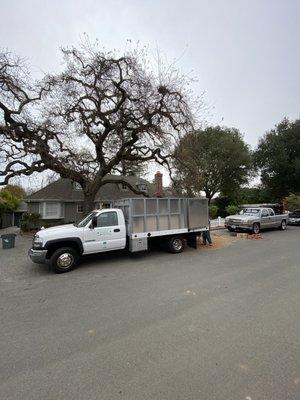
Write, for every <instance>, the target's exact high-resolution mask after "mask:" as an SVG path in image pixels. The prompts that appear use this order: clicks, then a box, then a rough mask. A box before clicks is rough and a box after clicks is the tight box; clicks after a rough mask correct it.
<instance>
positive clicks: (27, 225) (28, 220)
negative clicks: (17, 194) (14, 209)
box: [20, 213, 40, 231]
mask: <svg viewBox="0 0 300 400" xmlns="http://www.w3.org/2000/svg"><path fill="white" fill-rule="evenodd" d="M39 219H40V214H36V213H24V214H23V216H22V220H21V222H20V227H21V229H22V231H30V230H32V229H37V228H38V226H39Z"/></svg>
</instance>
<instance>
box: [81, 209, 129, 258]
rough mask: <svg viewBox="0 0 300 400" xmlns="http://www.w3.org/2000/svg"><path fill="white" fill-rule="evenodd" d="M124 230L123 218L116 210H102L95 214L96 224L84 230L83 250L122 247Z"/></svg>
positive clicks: (117, 248)
mask: <svg viewBox="0 0 300 400" xmlns="http://www.w3.org/2000/svg"><path fill="white" fill-rule="evenodd" d="M125 245H126V232H125V224H124V218H121V216H120V215H118V213H117V211H103V212H101V213H100V214H99V215H98V216H97V226H95V227H94V228H90V227H87V228H85V231H84V252H85V253H96V252H101V251H110V250H119V249H124V248H125Z"/></svg>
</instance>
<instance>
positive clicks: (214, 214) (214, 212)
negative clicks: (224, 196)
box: [209, 206, 219, 219]
mask: <svg viewBox="0 0 300 400" xmlns="http://www.w3.org/2000/svg"><path fill="white" fill-rule="evenodd" d="M218 211H219V207H218V206H209V217H210V219H215V218H217V216H218Z"/></svg>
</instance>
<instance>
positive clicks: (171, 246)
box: [168, 236, 184, 253]
mask: <svg viewBox="0 0 300 400" xmlns="http://www.w3.org/2000/svg"><path fill="white" fill-rule="evenodd" d="M183 250H184V241H183V239H182V238H181V237H178V236H173V237H171V238H170V239H169V241H168V251H169V252H170V253H181V252H182V251H183Z"/></svg>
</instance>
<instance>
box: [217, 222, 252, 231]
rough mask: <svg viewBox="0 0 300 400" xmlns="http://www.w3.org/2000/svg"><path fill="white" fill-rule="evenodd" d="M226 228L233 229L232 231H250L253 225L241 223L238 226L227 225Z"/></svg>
mask: <svg viewBox="0 0 300 400" xmlns="http://www.w3.org/2000/svg"><path fill="white" fill-rule="evenodd" d="M224 226H225V228H231V229H234V230H235V229H240V230H245V231H248V230H249V229H251V228H252V227H251V225H249V224H241V223H239V224H238V223H237V224H232V223H226V224H225V225H224Z"/></svg>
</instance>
